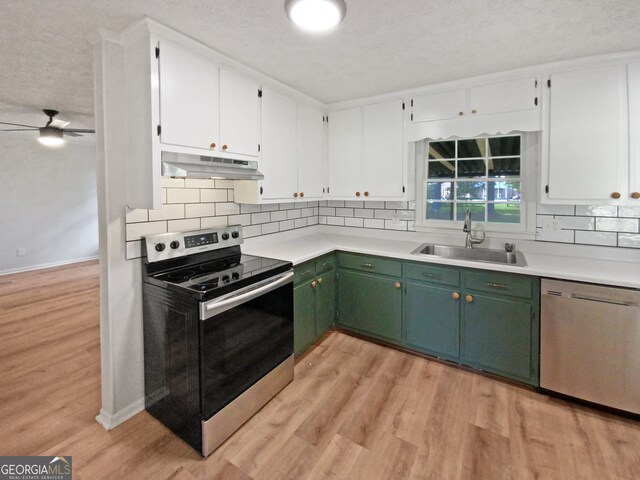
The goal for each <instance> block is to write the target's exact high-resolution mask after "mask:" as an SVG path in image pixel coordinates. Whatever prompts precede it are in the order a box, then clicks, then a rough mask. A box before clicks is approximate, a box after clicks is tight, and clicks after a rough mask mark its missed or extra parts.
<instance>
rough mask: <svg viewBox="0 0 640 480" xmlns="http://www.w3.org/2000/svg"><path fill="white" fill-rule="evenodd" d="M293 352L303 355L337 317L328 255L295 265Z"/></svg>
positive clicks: (333, 269)
mask: <svg viewBox="0 0 640 480" xmlns="http://www.w3.org/2000/svg"><path fill="white" fill-rule="evenodd" d="M293 318H294V319H293V350H294V353H295V354H296V355H300V354H301V353H303V352H304V351H305V350H306V349H307V348H308V347H309V346H310V345H311V344H312V343H313V342H315V341H316V340H317V339H318V338H320V336H322V335H323V334H324V333H325V332H326V331H327V330H329V329H330V328H331V327H333V325H334V323H335V318H336V263H335V255H334V254H333V253H332V254H329V255H324V256H322V257H319V258H317V259H314V260H310V261H308V262H305V263H302V264H300V265H296V266H295V267H294V278H293Z"/></svg>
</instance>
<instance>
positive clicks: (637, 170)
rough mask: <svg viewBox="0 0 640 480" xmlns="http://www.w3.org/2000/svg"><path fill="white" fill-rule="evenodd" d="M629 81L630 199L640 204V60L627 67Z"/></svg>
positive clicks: (632, 202) (633, 202)
mask: <svg viewBox="0 0 640 480" xmlns="http://www.w3.org/2000/svg"><path fill="white" fill-rule="evenodd" d="M627 78H628V82H629V90H628V91H629V134H630V138H629V140H630V141H629V148H630V152H629V154H630V155H629V200H630V203H631V204H632V205H640V62H636V63H632V64H629V66H628V67H627Z"/></svg>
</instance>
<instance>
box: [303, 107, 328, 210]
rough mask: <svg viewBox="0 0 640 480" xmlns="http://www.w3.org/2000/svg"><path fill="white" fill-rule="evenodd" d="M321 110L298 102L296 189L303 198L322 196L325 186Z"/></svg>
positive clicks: (323, 134)
mask: <svg viewBox="0 0 640 480" xmlns="http://www.w3.org/2000/svg"><path fill="white" fill-rule="evenodd" d="M322 117H323V115H322V112H321V111H320V110H318V109H315V108H313V107H310V106H308V105H304V104H302V103H299V104H298V190H299V191H300V192H301V193H303V194H304V198H305V199H314V198H322V197H323V195H324V190H323V189H324V187H326V181H327V178H326V174H325V173H326V172H325V164H324V157H325V141H324V140H325V133H324V122H323V121H322Z"/></svg>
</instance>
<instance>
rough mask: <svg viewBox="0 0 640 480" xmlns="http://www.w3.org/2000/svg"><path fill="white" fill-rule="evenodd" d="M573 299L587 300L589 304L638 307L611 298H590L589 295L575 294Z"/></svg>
mask: <svg viewBox="0 0 640 480" xmlns="http://www.w3.org/2000/svg"><path fill="white" fill-rule="evenodd" d="M571 298H575V299H578V300H586V301H588V302H597V303H608V304H609V305H619V306H621V307H635V306H636V305H634V304H633V303H629V302H625V301H623V300H612V299H610V298H599V297H592V296H589V295H577V294H573V295H571Z"/></svg>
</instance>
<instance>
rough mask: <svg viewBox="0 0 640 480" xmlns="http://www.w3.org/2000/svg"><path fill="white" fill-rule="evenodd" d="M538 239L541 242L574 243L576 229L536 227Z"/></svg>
mask: <svg viewBox="0 0 640 480" xmlns="http://www.w3.org/2000/svg"><path fill="white" fill-rule="evenodd" d="M536 240H538V241H541V242H559V243H574V241H575V231H574V230H559V231H557V232H554V231H547V230H542V229H540V228H537V229H536Z"/></svg>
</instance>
